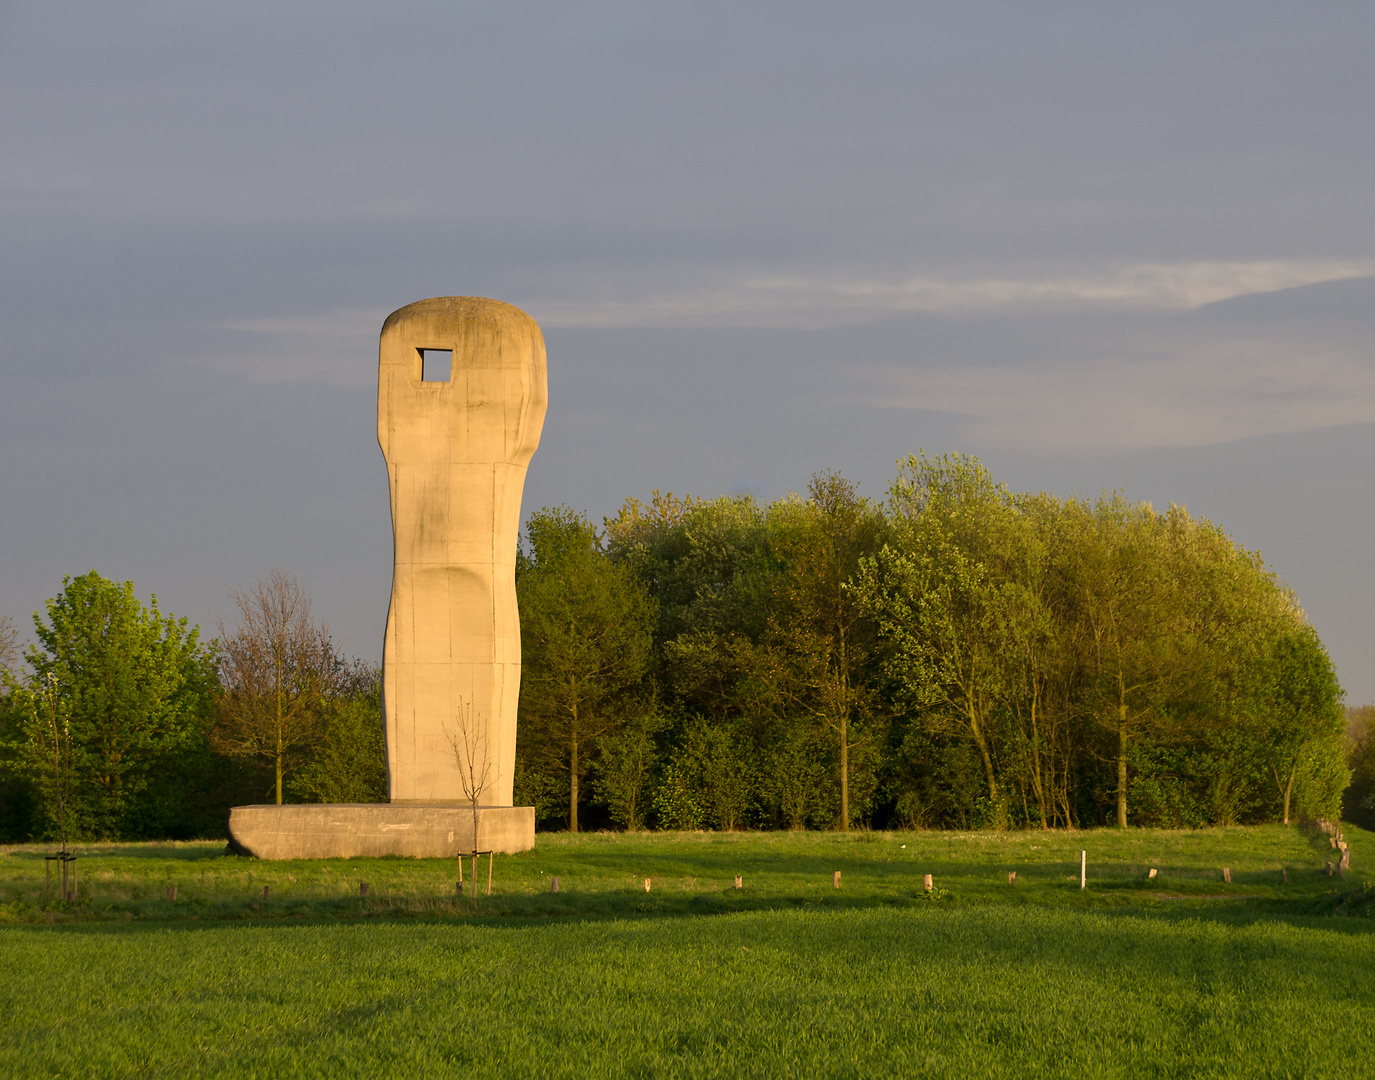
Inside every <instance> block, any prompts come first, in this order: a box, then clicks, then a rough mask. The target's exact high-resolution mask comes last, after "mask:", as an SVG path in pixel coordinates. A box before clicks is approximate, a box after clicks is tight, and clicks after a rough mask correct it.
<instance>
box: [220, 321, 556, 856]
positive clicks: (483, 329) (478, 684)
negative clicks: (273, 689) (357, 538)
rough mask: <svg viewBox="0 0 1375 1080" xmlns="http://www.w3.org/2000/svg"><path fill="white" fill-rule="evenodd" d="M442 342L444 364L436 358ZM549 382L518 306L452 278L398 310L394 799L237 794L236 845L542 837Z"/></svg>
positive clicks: (382, 409)
mask: <svg viewBox="0 0 1375 1080" xmlns="http://www.w3.org/2000/svg"><path fill="white" fill-rule="evenodd" d="M431 357H433V358H436V359H440V360H441V361H442V360H447V361H448V365H447V370H438V371H434V372H431V371H428V370H427V367H428V364H427V358H431ZM547 400H548V387H547V381H546V377H545V362H544V338H543V335H541V333H540V329H539V326H538V325H536V323H535V321H534V320H533V319H532V318H530V317H529V316H528V315H526V314H525V313H524V312H522V311H520V310H518V309H517V308H514V307H512V306H511V305H509V304H503V303H501V302H499V301H496V300H484V299H481V298H478V297H463V296H459V297H454V296H450V297H438V298H436V299H433V300H421V301H420V302H418V303H415V304H409V305H407V306H406V307H403V308H401V309H400V310H399V311H395V312H393V313H392V314H391V315H389V316H388V317H387V320H386V322H385V323H383V325H382V338H381V345H380V356H379V364H378V387H377V438H378V442H379V443H380V444H381V447H382V455H383V457H384V458H385V459H386V462H387V477H388V481H389V484H390V488H391V515H392V536H393V541H394V552H395V565H394V568H393V574H392V590H391V606H390V608H389V610H388V613H387V631H386V639H385V643H384V646H383V654H382V682H383V687H382V694H383V714H384V720H385V725H386V745H387V778H388V784H389V786H390V794H391V802H390V803H388V804H376V805H363V804H347V805H345V804H326V805H318V804H317V805H304V806H241V807H235V808H234V810H233V811H232V812H231V814H230V838H231V843H233V844H234V845H235V846H236V847H238V848H239V849H240V850H242V851H244V852H247V853H249V854H253V855H257V856H259V857H260V858H268V859H285V858H312V857H313V858H321V857H329V856H357V855H387V854H394V855H420V856H426V855H454V854H457V853H458V852H460V851H464V850H468V851H471V850H473V849H474V848H475V847H478V848H482V849H484V850H488V849H494V850H498V851H522V850H525V849H526V848H529V847H531V846H533V845H534V841H535V817H534V809H533V808H532V807H516V806H512V805H511V803H512V781H513V779H514V776H515V756H516V706H517V702H518V700H519V694H520V616H519V613H518V612H517V610H516V584H515V564H516V542H517V534H518V531H519V528H520V502H521V492H522V490H523V488H524V484H525V470H526V466H528V465H529V463H530V458H531V456H532V455H533V454H534V452H535V449H536V447H538V446H539V436H540V429H541V427H542V426H543V424H544V412H545V406H546V403H547ZM478 789H480V791H478ZM475 792H477V793H478V804H479V810H478V812H477V814H476V822H475V820H474V818H475V815H474V813H473V810H472V796H473V794H474V793H475ZM474 829H476V833H475V832H474Z"/></svg>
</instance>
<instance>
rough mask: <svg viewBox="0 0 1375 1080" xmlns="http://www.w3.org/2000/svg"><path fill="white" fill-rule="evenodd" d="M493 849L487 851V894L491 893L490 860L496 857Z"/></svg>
mask: <svg viewBox="0 0 1375 1080" xmlns="http://www.w3.org/2000/svg"><path fill="white" fill-rule="evenodd" d="M496 855H497V853H496V852H495V851H489V852H487V895H488V896H491V895H492V860H493V859H495V858H496Z"/></svg>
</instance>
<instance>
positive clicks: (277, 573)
mask: <svg viewBox="0 0 1375 1080" xmlns="http://www.w3.org/2000/svg"><path fill="white" fill-rule="evenodd" d="M230 599H232V600H233V601H234V606H235V607H237V608H238V609H239V625H238V627H237V628H236V629H234V630H233V631H229V630H227V628H226V627H225V625H224V623H223V622H222V621H217V629H218V633H219V649H220V678H221V681H222V683H223V685H224V690H225V692H224V696H223V697H222V698H221V700H220V708H219V718H218V722H217V724H216V726H215V730H214V740H215V743H216V744H217V745H218V747H219V748H220V749H221V750H222V751H224V752H226V753H230V754H235V755H238V756H242V757H257V758H260V759H264V760H266V761H270V762H271V763H272V765H273V768H274V771H275V774H276V789H277V802H278V803H279V804H280V803H281V801H282V778H283V776H284V775H286V774H287V773H288V772H290V771H291V769H292V768H293V767H295V766H296V765H297V764H299V762H300V758H301V757H302V755H303V753H304V752H305V751H307V750H309V749H310V747H312V746H313V745H314V744H315V743H316V742H318V741H319V739H320V737H321V735H322V733H323V731H324V719H325V718H324V710H325V708H326V707H327V705H328V702H329V699H330V698H331V697H333V696H334V695H335V692H336V691H337V690H338V689H339V687H340V686H341V685H342V682H343V680H344V678H345V675H346V670H345V665H344V664H343V662H342V661H341V660H340V658H339V657H338V656H337V655H336V654H335V652H334V648H333V646H332V644H331V643H330V639H329V630H328V629H327V628H326V627H325V626H324V625H323V624H322V623H317V622H316V621H315V618H314V616H313V615H312V614H311V605H310V597H309V596H308V595H307V594H306V592H305V590H304V589H302V588H301V586H300V583H299V582H297V580H296V579H295V577H293V576H292V575H290V574H288V573H286V572H284V571H282V570H279V569H277V568H276V567H273V568H272V569H270V570H268V572H267V576H266V577H265V578H263V577H257V578H254V579H253V583H252V584H251V585H250V586H247V587H246V588H243V589H236V590H234V591H233V592H232V593H230Z"/></svg>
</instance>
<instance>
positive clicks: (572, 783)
mask: <svg viewBox="0 0 1375 1080" xmlns="http://www.w3.org/2000/svg"><path fill="white" fill-rule="evenodd" d="M568 747H569V754H568V779H569V783H568V831H569V832H577V831H578V740H577V739H573V740H572V741H571V742H570V743H569V744H568Z"/></svg>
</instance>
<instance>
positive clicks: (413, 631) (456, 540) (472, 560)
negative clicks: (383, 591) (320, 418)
mask: <svg viewBox="0 0 1375 1080" xmlns="http://www.w3.org/2000/svg"><path fill="white" fill-rule="evenodd" d="M429 351H443V352H448V353H450V354H451V357H452V359H451V361H450V371H449V378H448V381H439V380H435V381H428V382H427V381H425V380H424V379H423V378H422V360H423V356H424V354H425V353H426V352H429ZM547 401H548V389H547V384H546V380H545V370H544V338H543V336H542V335H541V334H540V330H539V327H538V326H536V325H535V320H534V319H532V318H530V316H528V315H526V314H525V313H524V312H523V311H519V310H517V309H516V308H513V307H511V306H510V305H509V304H503V303H499V302H498V301H496V300H481V299H477V298H473V297H442V298H440V299H436V300H422V301H420V303H418V304H411V305H409V306H408V307H403V308H402V309H401V310H400V311H397V312H394V313H393V314H392V315H391V316H390V317H389V318H388V319H387V321H386V322H385V323H384V324H383V326H382V347H381V364H380V374H379V377H378V390H377V439H378V442H380V443H381V444H382V455H383V457H385V458H386V459H387V476H388V478H389V480H390V481H391V513H392V533H393V536H394V538H395V546H396V568H395V572H394V574H393V577H392V590H391V610H390V612H389V613H388V616H387V638H386V645H385V648H384V650H383V654H382V673H383V674H382V677H383V701H384V709H385V713H386V723H387V773H388V778H389V781H390V784H391V799H392V802H393V803H401V804H416V803H419V804H433V803H443V802H450V801H461V800H463V799H464V798H465V792H464V789H463V785H462V783H461V782H460V781H461V777H460V775H459V773H460V756H459V755H457V754H455V752H454V748H453V743H454V739H455V736H456V735H459V734H460V731H459V728H460V726H467V727H468V728H469V730H468V731H467V732H465V733H463V734H466V735H467V737H468V739H469V741H470V742H471V743H472V744H473V745H474V747H475V748H476V749H478V750H479V751H480V752H481V751H485V757H486V759H487V760H486V762H485V763H484V771H485V772H486V773H487V774H488V775H487V784H488V790H489V791H490V796H489V798H488V799H487V800H485V801H490V802H492V803H493V804H495V805H499V806H510V805H511V781H512V778H513V777H514V775H515V764H516V703H517V700H518V699H519V695H520V616H519V614H518V613H517V611H516V539H517V533H518V532H519V529H520V497H521V491H522V490H523V488H524V486H525V468H526V466H527V465H529V464H530V458H531V455H533V454H534V452H535V448H536V447H537V446H539V436H540V428H541V427H542V426H543V424H544V410H545V405H546V403H547ZM475 773H476V775H477V776H478V777H479V778H480V777H481V775H482V773H481V772H478V771H477V770H475Z"/></svg>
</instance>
